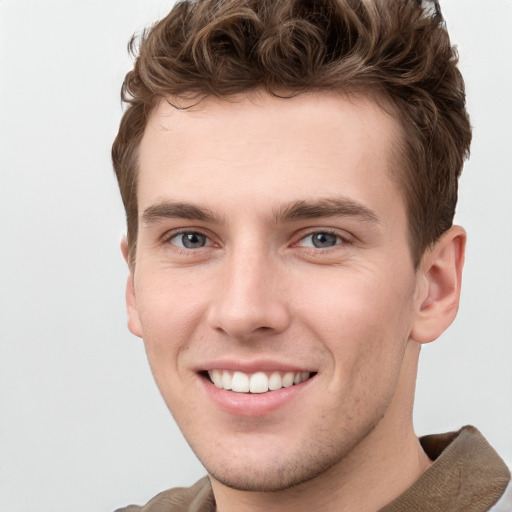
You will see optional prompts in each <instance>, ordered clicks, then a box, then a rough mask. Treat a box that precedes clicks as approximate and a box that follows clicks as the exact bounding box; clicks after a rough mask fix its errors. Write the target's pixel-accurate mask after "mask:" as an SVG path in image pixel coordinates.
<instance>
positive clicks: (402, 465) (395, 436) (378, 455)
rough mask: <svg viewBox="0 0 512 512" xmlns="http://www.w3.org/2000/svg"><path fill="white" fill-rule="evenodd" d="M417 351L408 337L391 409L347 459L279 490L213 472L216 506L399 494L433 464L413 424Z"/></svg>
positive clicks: (369, 503)
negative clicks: (230, 482) (242, 485)
mask: <svg viewBox="0 0 512 512" xmlns="http://www.w3.org/2000/svg"><path fill="white" fill-rule="evenodd" d="M418 353H419V346H418V345H417V344H416V343H414V342H409V344H408V347H407V349H406V352H405V356H404V365H403V366H402V373H401V374H400V377H399V384H398V386H397V392H396V393H395V396H394V397H393V400H392V401H391V403H390V405H389V407H388V410H387V411H386V414H385V415H384V416H383V418H382V419H381V420H380V422H379V423H378V424H377V426H376V427H375V428H374V429H373V431H372V432H371V433H370V434H369V435H368V436H367V437H365V438H364V439H363V440H362V441H361V442H360V443H359V444H358V445H357V446H356V447H355V448H354V449H353V450H352V451H351V452H350V454H348V455H347V456H346V457H345V458H344V459H342V460H340V461H338V463H337V464H336V465H335V466H333V467H332V468H330V469H328V470H327V471H324V472H323V473H321V474H320V475H318V476H316V477H315V478H313V479H311V480H309V481H307V482H304V483H302V484H300V485H298V486H295V487H293V488H290V489H285V490H283V491H277V492H270V493H268V492H247V491H239V490H236V489H231V488H229V487H226V486H224V485H223V484H221V483H220V482H218V481H216V480H215V479H214V478H211V481H212V488H213V492H214V495H215V500H216V503H217V512H234V511H238V510H244V511H247V512H261V511H266V512H274V511H276V512H277V511H279V512H286V511H293V512H302V511H304V512H305V511H310V510H322V511H324V512H331V511H332V512H334V511H335V512H349V511H354V510H358V511H359V512H374V511H375V510H379V509H380V508H382V507H383V506H385V505H386V504H387V503H389V502H390V501H392V500H393V499H394V498H396V497H397V496H398V495H400V494H401V493H402V492H403V491H405V490H406V489H407V488H408V487H410V486H411V485H412V483H413V482H414V481H415V480H416V479H417V478H418V477H419V476H420V475H421V473H422V472H423V471H425V469H427V467H428V466H429V464H430V460H429V459H428V457H427V455H426V454H425V452H424V451H423V449H422V448H421V445H420V444H419V441H418V439H417V437H416V435H415V433H414V429H413V425H412V402H413V396H414V383H415V378H416V371H417V358H418ZM404 410H405V411H407V414H404Z"/></svg>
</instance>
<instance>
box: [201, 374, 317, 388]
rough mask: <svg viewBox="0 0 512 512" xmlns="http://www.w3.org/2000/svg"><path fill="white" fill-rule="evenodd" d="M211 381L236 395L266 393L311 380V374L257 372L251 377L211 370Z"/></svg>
mask: <svg viewBox="0 0 512 512" xmlns="http://www.w3.org/2000/svg"><path fill="white" fill-rule="evenodd" d="M208 375H209V376H210V379H211V381H212V382H213V383H214V384H215V386H217V387H218V388H220V389H227V390H232V391H235V392H236V393H266V392H267V391H276V390H278V389H281V388H289V387H290V386H293V385H294V384H300V383H301V382H304V381H305V380H307V379H309V376H310V372H295V373H294V372H272V373H270V374H267V373H265V372H256V373H253V374H251V375H249V374H247V373H244V372H238V371H237V372H230V371H228V370H209V371H208Z"/></svg>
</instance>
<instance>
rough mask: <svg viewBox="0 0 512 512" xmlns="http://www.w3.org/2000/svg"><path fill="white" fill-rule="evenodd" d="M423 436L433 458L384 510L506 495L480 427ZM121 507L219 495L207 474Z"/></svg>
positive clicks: (476, 509)
mask: <svg viewBox="0 0 512 512" xmlns="http://www.w3.org/2000/svg"><path fill="white" fill-rule="evenodd" d="M420 442H421V445H422V446H423V449H424V450H425V452H426V453H427V455H428V456H429V457H430V459H432V460H433V461H434V463H433V464H432V465H431V466H430V467H429V468H428V469H427V470H426V471H425V472H424V473H423V474H422V475H421V476H420V477H419V478H418V480H416V482H415V483H414V484H413V485H412V486H411V487H409V489H407V490H406V491H405V492H404V493H402V494H401V495H400V496H398V497H397V498H396V499H395V500H393V501H392V502H391V503H389V504H388V505H386V506H385V507H384V508H382V509H381V510H380V511H379V512H487V511H490V510H491V507H492V506H493V505H494V504H495V503H496V502H497V501H498V500H499V499H500V497H501V496H502V495H503V493H504V491H505V489H506V487H507V484H508V482H509V481H510V472H509V470H508V468H507V466H506V465H505V463H504V462H503V461H502V460H501V458H500V457H499V455H498V454H497V453H496V452H495V451H494V449H493V448H492V447H491V445H490V444H489V443H488V442H487V441H486V440H485V438H484V437H483V436H482V434H480V432H479V431H478V430H477V429H476V428H475V427H471V426H468V427H463V428H461V429H460V430H459V431H458V432H450V433H448V434H437V435H431V436H425V437H422V438H421V439H420ZM501 510H503V509H500V511H501ZM504 510H505V511H506V512H508V510H507V509H504ZM116 512H215V499H214V497H213V492H212V488H211V485H210V481H209V480H208V478H207V477H204V478H202V479H201V480H199V481H198V482H196V484H195V485H193V486H192V487H186V488H185V487H179V488H175V489H169V490H168V491H164V492H162V493H160V494H158V495H157V496H155V497H154V498H153V499H152V500H150V501H149V502H148V503H147V504H146V505H145V506H144V507H139V506H135V505H132V506H130V507H127V508H123V509H119V510H117V511H116ZM510 512H512V509H510Z"/></svg>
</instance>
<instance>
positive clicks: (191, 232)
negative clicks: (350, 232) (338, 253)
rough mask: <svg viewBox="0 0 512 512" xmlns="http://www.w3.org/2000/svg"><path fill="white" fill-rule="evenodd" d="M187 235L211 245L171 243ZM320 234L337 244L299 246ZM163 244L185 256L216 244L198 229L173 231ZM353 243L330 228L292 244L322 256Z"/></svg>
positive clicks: (167, 235) (303, 234)
mask: <svg viewBox="0 0 512 512" xmlns="http://www.w3.org/2000/svg"><path fill="white" fill-rule="evenodd" d="M186 234H189V235H199V236H202V237H205V238H206V239H207V241H209V242H210V243H207V244H206V245H204V246H202V247H198V248H195V249H193V248H188V249H187V248H184V247H179V246H178V245H175V244H173V243H172V242H171V240H172V239H173V238H176V237H179V236H180V235H186ZM318 234H325V235H329V236H334V237H336V239H337V241H336V243H335V244H334V245H333V246H329V247H324V248H321V247H308V246H302V247H301V246H300V245H299V244H300V243H301V242H302V241H304V240H305V239H307V238H308V237H312V236H314V235H318ZM162 242H163V243H164V244H170V245H172V246H173V248H174V249H175V250H177V251H180V252H181V253H183V254H188V255H190V254H191V253H194V252H197V251H199V250H200V249H205V248H208V247H212V246H214V245H215V243H214V242H213V241H212V238H211V237H210V236H209V235H208V234H207V233H205V232H203V231H201V230H199V229H197V230H196V229H180V230H177V231H172V232H170V233H166V234H165V235H164V236H163V237H162ZM352 243H353V241H352V240H351V238H350V237H349V236H347V235H346V234H344V235H342V234H340V232H339V231H337V230H334V229H329V228H323V229H315V230H314V231H309V232H306V233H301V234H300V237H299V238H298V240H297V241H296V242H294V243H293V244H292V247H301V249H302V250H305V251H308V252H311V253H315V254H321V253H326V252H329V251H332V250H335V249H336V248H338V247H339V246H343V245H350V244H352Z"/></svg>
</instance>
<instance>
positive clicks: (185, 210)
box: [142, 201, 217, 224]
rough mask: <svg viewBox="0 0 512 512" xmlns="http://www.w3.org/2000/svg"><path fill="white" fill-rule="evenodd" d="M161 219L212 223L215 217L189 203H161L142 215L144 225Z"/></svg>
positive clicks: (146, 210) (208, 211) (150, 207)
mask: <svg viewBox="0 0 512 512" xmlns="http://www.w3.org/2000/svg"><path fill="white" fill-rule="evenodd" d="M162 219H187V220H199V221H208V222H213V221H215V220H217V218H216V216H215V215H214V214H213V212H212V211H211V210H209V209H208V208H203V207H199V206H195V205H193V204H189V203H174V202H168V201H163V202H161V203H158V204H155V205H152V206H149V207H148V208H146V209H145V210H144V213H143V214H142V220H143V221H144V222H145V223H146V224H155V223H157V222H159V221H160V220H162Z"/></svg>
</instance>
